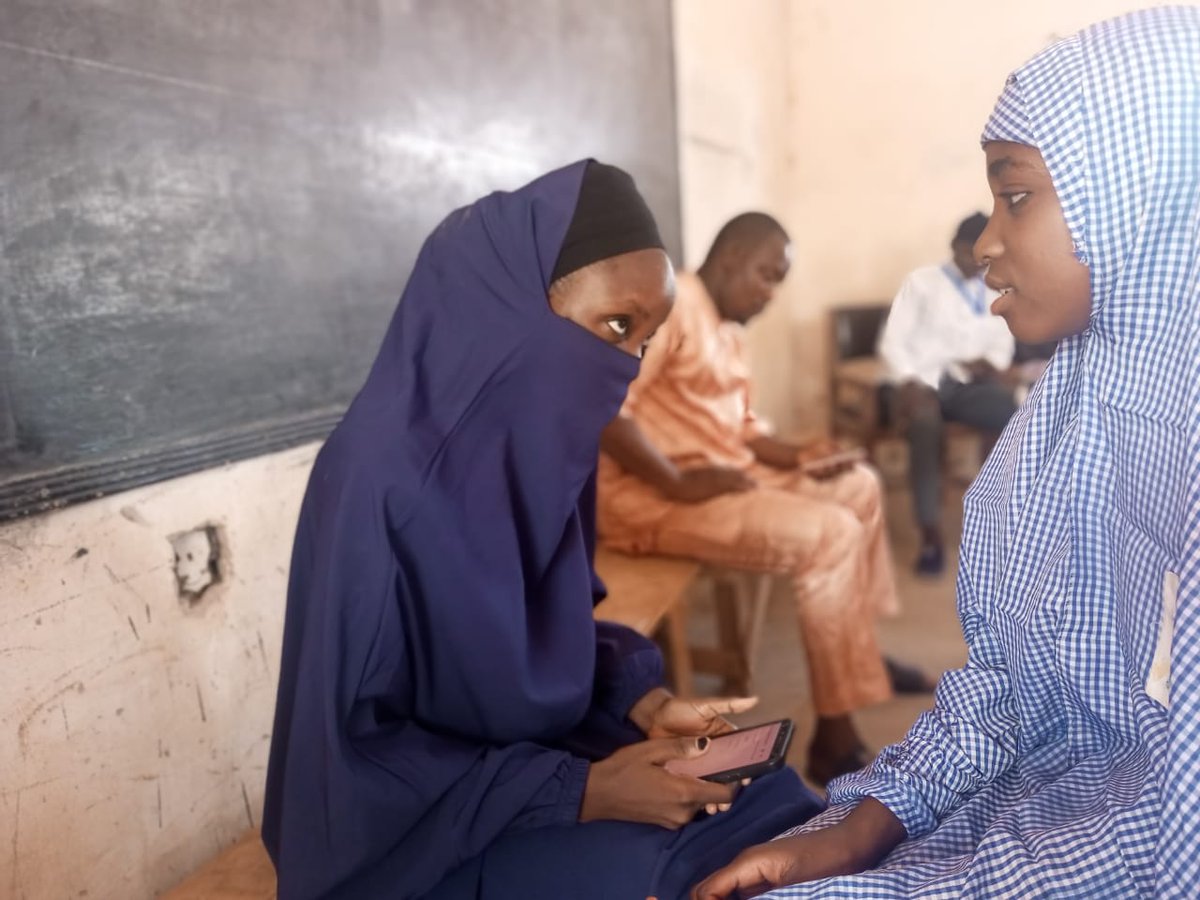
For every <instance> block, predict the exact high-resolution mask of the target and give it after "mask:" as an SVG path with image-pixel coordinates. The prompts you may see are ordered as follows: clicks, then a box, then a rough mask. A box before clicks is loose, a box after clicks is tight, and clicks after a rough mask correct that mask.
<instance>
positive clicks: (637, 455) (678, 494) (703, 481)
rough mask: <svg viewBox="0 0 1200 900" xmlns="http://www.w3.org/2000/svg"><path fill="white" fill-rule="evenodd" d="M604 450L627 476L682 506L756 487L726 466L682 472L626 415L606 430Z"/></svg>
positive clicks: (602, 437) (744, 476)
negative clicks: (634, 478)
mask: <svg viewBox="0 0 1200 900" xmlns="http://www.w3.org/2000/svg"><path fill="white" fill-rule="evenodd" d="M600 449H601V450H603V451H604V452H605V453H607V454H608V455H609V456H611V457H612V458H613V460H614V461H615V462H616V463H617V464H618V465H619V466H620V467H621V468H622V469H624V470H625V471H626V472H629V473H630V474H631V475H634V476H636V477H637V478H639V479H641V480H642V481H644V482H646V483H647V484H649V485H650V486H651V487H654V488H656V489H657V490H658V491H659V492H660V493H661V494H662V495H663V496H665V497H667V498H668V499H670V500H675V501H677V502H679V503H702V502H704V501H705V500H711V499H712V498H713V497H718V496H720V495H721V494H728V493H733V492H736V491H745V490H749V489H750V488H752V487H754V481H753V480H752V479H751V478H750V477H749V476H747V475H746V474H745V473H744V472H742V471H741V470H740V469H729V468H725V467H722V466H704V467H700V468H695V469H680V468H679V467H678V466H676V465H675V464H674V463H673V462H671V460H669V459H667V457H665V456H664V455H663V454H662V453H660V452H659V451H658V449H657V448H656V447H655V446H654V445H653V444H652V443H650V441H649V439H648V438H647V437H646V435H645V433H644V432H643V431H642V429H641V427H640V426H639V425H638V423H637V422H636V421H635V420H634V418H633V417H632V416H630V415H627V414H625V413H621V414H619V415H618V416H617V417H616V418H615V419H613V421H612V422H610V423H609V425H608V427H607V428H605V429H604V434H603V435H602V436H601V438H600Z"/></svg>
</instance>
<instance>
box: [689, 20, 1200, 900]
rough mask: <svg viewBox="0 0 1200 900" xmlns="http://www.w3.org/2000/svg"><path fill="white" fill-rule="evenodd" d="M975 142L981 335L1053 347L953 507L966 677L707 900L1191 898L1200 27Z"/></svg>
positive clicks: (1086, 37)
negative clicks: (981, 223) (960, 518)
mask: <svg viewBox="0 0 1200 900" xmlns="http://www.w3.org/2000/svg"><path fill="white" fill-rule="evenodd" d="M983 141H984V149H985V151H986V155H987V172H988V182H989V184H990V185H991V188H992V193H993V194H994V195H995V212H994V213H993V215H992V220H991V223H990V224H989V225H988V228H987V231H985V232H984V234H983V235H982V237H980V239H979V242H978V243H977V244H976V246H975V252H976V253H977V254H978V255H979V257H980V258H981V259H982V260H983V261H984V262H986V263H987V264H988V266H989V268H988V276H987V277H988V283H989V284H991V285H993V286H994V287H995V288H996V289H997V290H999V291H1000V292H1001V298H1000V300H999V301H997V303H996V304H995V309H996V312H997V313H998V314H999V315H1002V316H1003V317H1004V318H1005V320H1006V321H1007V322H1008V324H1009V326H1010V327H1011V328H1012V330H1013V333H1014V334H1015V335H1016V336H1017V337H1018V338H1019V339H1021V340H1025V341H1030V342H1034V341H1039V340H1043V339H1057V338H1063V341H1062V343H1061V344H1060V345H1059V348H1058V352H1057V353H1056V354H1055V356H1054V358H1053V359H1052V360H1051V362H1050V366H1049V368H1048V369H1047V371H1046V373H1045V375H1044V376H1043V377H1042V379H1041V380H1040V381H1039V382H1038V383H1037V385H1035V386H1034V388H1033V391H1032V393H1031V394H1030V396H1029V399H1028V400H1027V401H1026V403H1025V405H1024V406H1023V407H1022V408H1021V409H1020V411H1019V412H1018V413H1017V414H1016V416H1015V417H1014V418H1013V421H1012V422H1011V423H1010V424H1009V426H1008V429H1007V430H1006V431H1005V433H1004V435H1003V437H1001V439H1000V443H999V445H998V446H997V447H996V450H995V452H993V454H992V456H991V457H990V458H989V460H988V462H987V465H986V467H985V468H984V471H983V472H982V473H981V474H980V476H979V478H978V479H977V480H976V482H975V484H974V486H973V487H972V488H971V490H970V492H969V494H968V497H967V502H966V522H965V524H964V529H963V531H964V533H963V552H962V557H961V561H960V565H959V573H958V606H959V611H960V614H961V617H962V623H963V631H964V633H965V636H966V639H967V643H968V644H969V647H970V655H969V659H968V662H967V665H966V667H965V668H963V669H961V670H959V671H957V672H951V673H948V674H947V675H946V676H945V677H944V678H943V679H942V682H941V684H940V685H939V686H938V691H937V702H936V706H935V707H934V709H933V710H932V711H930V712H928V713H926V714H925V715H923V716H922V717H921V718H920V719H919V720H918V721H917V723H916V725H915V726H914V727H913V729H912V731H910V732H909V735H908V737H907V738H905V740H904V741H903V742H902V743H900V744H898V745H896V746H894V747H889V748H888V749H886V750H884V752H883V753H882V754H881V755H880V756H879V759H878V760H876V762H875V763H874V764H873V765H872V766H871V768H870V769H868V770H866V771H865V772H862V773H860V774H857V775H853V776H850V777H848V778H845V779H843V780H842V781H840V782H837V783H836V784H834V785H832V789H831V791H830V795H829V799H830V802H831V803H832V804H835V808H834V809H831V810H830V811H829V813H828V814H826V815H825V816H822V817H821V818H820V819H818V820H814V821H813V822H812V823H810V825H809V826H808V828H807V829H806V830H807V833H804V834H799V835H795V836H790V837H784V838H781V839H779V840H777V841H774V842H772V843H769V844H765V845H763V846H761V847H756V848H754V849H752V850H749V851H747V852H746V853H744V854H742V855H741V856H740V857H739V858H738V860H737V861H736V862H735V863H734V864H733V865H732V866H730V867H728V868H727V869H725V870H723V871H721V872H719V873H718V874H716V875H714V876H713V877H712V878H711V879H709V880H708V881H706V882H705V883H703V884H702V885H700V886H699V887H698V888H697V890H696V891H695V892H694V894H693V897H694V898H697V900H715V898H725V897H733V896H742V895H745V894H749V893H752V892H755V891H759V892H761V891H763V890H766V889H767V888H769V887H771V886H774V885H784V884H792V883H794V882H810V883H808V884H800V885H797V886H795V887H790V888H783V889H781V890H778V891H773V892H771V893H770V894H768V895H767V896H769V897H772V898H799V897H824V898H851V897H880V898H882V897H895V898H908V897H1055V898H1057V897H1088V898H1092V897H1094V898H1101V897H1103V898H1109V897H1160V898H1170V897H1178V898H1186V897H1194V896H1196V891H1197V885H1200V854H1198V853H1197V852H1196V848H1197V847H1200V811H1198V808H1197V804H1196V794H1197V789H1198V788H1200V753H1198V752H1197V736H1198V735H1200V715H1198V713H1200V399H1198V396H1197V386H1198V385H1200V280H1198V278H1197V273H1198V272H1200V9H1197V8H1195V7H1188V8H1185V7H1175V8H1170V9H1156V10H1149V11H1144V12H1140V13H1134V14H1132V15H1130V16H1127V17H1123V18H1119V19H1114V20H1111V21H1108V22H1104V23H1102V24H1100V25H1095V26H1093V27H1091V28H1088V29H1086V30H1084V31H1083V32H1081V33H1079V34H1077V35H1075V36H1073V37H1070V38H1067V39H1066V40H1064V41H1061V42H1059V43H1057V44H1055V45H1054V46H1053V47H1051V48H1049V49H1047V50H1045V51H1043V52H1042V53H1041V54H1039V55H1038V56H1037V57H1035V58H1034V59H1033V60H1032V61H1031V62H1029V63H1027V64H1026V65H1024V66H1022V67H1021V68H1019V69H1018V70H1017V71H1016V73H1015V74H1014V75H1013V76H1012V77H1011V78H1010V79H1009V81H1008V85H1007V87H1006V88H1005V90H1004V93H1003V94H1002V95H1001V97H1000V100H999V102H998V104H997V106H996V110H995V112H994V113H993V115H992V117H991V120H990V121H989V122H988V125H987V127H986V129H985V130H984V133H983ZM873 867H875V868H873ZM842 873H859V874H842ZM834 875H842V877H833V878H826V876H834ZM812 879H823V880H820V881H812ZM739 891H740V892H741V893H738V892H739Z"/></svg>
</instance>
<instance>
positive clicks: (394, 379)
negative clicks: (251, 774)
mask: <svg viewBox="0 0 1200 900" xmlns="http://www.w3.org/2000/svg"><path fill="white" fill-rule="evenodd" d="M673 294H674V283H673V275H672V272H671V267H670V263H669V261H668V260H667V257H666V254H665V253H664V252H663V250H662V241H661V239H660V238H659V235H658V230H657V227H656V226H655V224H654V220H653V217H652V216H651V215H650V212H649V210H648V208H647V207H646V204H645V202H644V201H643V199H642V198H641V196H640V195H639V194H638V192H637V189H636V187H635V186H634V184H633V180H632V179H631V178H630V177H629V176H628V175H627V174H626V173H624V172H622V171H621V170H619V169H615V168H613V167H610V166H604V165H601V164H599V163H596V162H594V161H587V162H581V163H576V164H574V165H571V166H568V167H566V168H564V169H560V170H558V171H556V172H552V173H550V174H549V175H546V176H544V177H542V178H539V179H538V180H537V181H534V182H533V183H531V184H529V185H527V186H526V187H524V188H522V189H520V190H518V191H515V192H512V193H495V194H492V195H490V196H488V197H485V198H483V199H482V200H480V201H478V202H476V203H474V204H472V205H471V206H467V207H465V208H463V209H460V210H457V211H456V212H453V213H451V214H450V216H448V217H447V218H446V220H445V221H443V222H442V223H441V225H439V226H438V227H437V229H435V231H434V232H433V234H431V235H430V237H429V238H428V239H427V240H426V242H425V245H424V247H423V248H422V250H421V253H420V255H419V256H418V258H417V262H416V265H415V267H414V269H413V273H412V276H411V277H410V279H409V282H408V286H407V287H406V289H405V291H404V296H403V297H402V299H401V302H400V306H399V308H398V310H397V312H396V314H395V317H394V318H393V320H392V324H391V326H390V328H389V329H388V332H387V335H386V336H385V338H384V341H383V346H382V349H381V350H380V352H379V357H378V359H376V361H375V365H374V367H373V368H372V370H371V373H370V376H369V377H368V379H367V383H366V385H365V386H364V387H363V389H362V391H361V392H360V393H359V394H358V396H357V397H356V398H355V400H354V402H353V404H352V405H351V407H350V409H349V411H348V412H347V414H346V417H345V418H344V419H343V421H342V423H341V424H340V425H339V426H338V427H337V429H336V430H335V431H334V432H333V434H332V435H331V436H330V438H329V440H328V442H327V443H326V445H325V447H324V448H323V449H322V450H321V452H320V454H319V455H318V457H317V461H316V464H315V465H314V467H313V471H312V474H311V477H310V479H309V485H308V491H307V494H306V496H305V498H304V504H303V507H302V510H301V514H300V522H299V526H298V529H297V533H296V541H295V547H294V550H293V559H292V570H291V577H290V582H289V586H288V605H287V619H286V625H285V630H284V642H283V661H282V666H281V677H280V686H279V697H278V703H277V707H276V713H275V731H274V737H273V740H272V744H271V756H270V766H269V770H268V774H267V796H266V809H265V811H264V816H263V839H264V842H265V843H266V845H267V848H268V850H269V851H270V853H271V857H272V859H273V860H274V862H275V866H276V869H277V871H278V874H279V896H280V898H281V900H304V898H354V900H364V898H389V900H391V898H395V900H401V898H417V897H436V898H439V900H457V898H479V900H507V898H514V900H515V898H521V900H538V898H547V900H549V898H554V900H561V898H565V897H572V898H581V900H587V898H618V900H626V898H635V900H640V898H643V897H646V896H647V895H651V894H653V895H655V896H657V897H659V898H660V900H667V898H674V897H678V896H680V895H682V894H683V893H684V891H685V890H686V889H687V887H688V886H689V885H690V884H692V883H694V882H695V881H697V880H698V879H699V878H701V877H704V876H705V875H706V874H707V873H709V872H710V871H712V870H714V869H716V868H717V867H719V866H721V865H723V864H724V863H726V862H728V861H729V859H731V858H732V856H733V855H734V853H736V851H737V850H738V849H739V848H740V847H744V846H746V845H748V844H751V843H753V842H755V841H759V840H763V839H764V838H767V837H769V836H770V835H772V834H775V833H777V832H778V831H779V830H780V829H781V828H782V827H783V826H784V825H785V824H786V825H791V824H794V823H795V822H796V821H797V820H802V819H805V818H807V817H808V816H810V815H811V814H812V813H813V812H815V811H816V810H817V809H818V807H819V804H818V802H817V801H816V800H815V798H813V796H812V795H811V794H810V793H808V792H807V791H806V790H805V789H804V788H803V787H802V785H801V784H800V782H799V780H798V779H797V778H796V776H795V775H794V774H793V773H791V772H790V771H785V772H780V773H776V774H775V775H772V776H769V777H767V778H764V779H761V780H760V781H758V782H756V783H754V784H752V785H750V786H749V787H748V788H745V789H744V790H742V791H741V794H740V795H739V796H738V797H737V801H736V803H733V804H732V807H730V806H729V804H730V803H731V801H732V800H733V791H732V789H731V788H730V787H728V786H725V785H716V784H711V783H709V782H704V781H700V780H698V779H693V778H688V777H684V776H680V775H674V774H672V773H670V772H667V771H666V770H665V769H664V768H663V764H664V763H665V762H667V761H668V760H670V759H673V758H679V757H686V756H694V755H697V754H700V753H703V752H704V748H705V747H706V745H707V737H706V735H708V734H713V733H717V732H719V731H721V730H723V729H725V728H728V725H727V723H726V722H725V721H724V719H723V718H722V715H723V714H724V713H727V712H736V711H741V709H744V708H745V705H744V704H739V702H738V701H726V702H725V703H719V702H713V703H685V702H683V701H680V700H676V699H674V698H672V697H671V696H670V695H669V694H668V693H667V692H666V691H665V690H664V689H663V688H662V686H661V678H662V665H661V659H660V657H659V655H658V652H657V650H656V648H655V647H654V645H653V644H652V643H651V642H649V641H647V640H645V639H644V638H642V637H640V636H639V635H637V634H636V633H634V632H633V631H630V630H629V629H626V628H623V627H621V626H618V625H614V624H611V623H603V622H596V621H595V620H594V619H593V616H592V607H593V604H594V603H595V602H596V600H597V599H598V598H599V597H601V596H603V585H601V584H600V583H599V581H598V580H597V579H596V577H595V575H594V573H593V571H592V566H591V557H592V545H593V521H592V519H593V513H592V503H593V496H594V484H593V480H592V476H593V471H594V468H595V464H596V456H597V447H598V443H599V436H600V432H601V430H602V429H603V427H604V426H605V425H606V424H607V423H608V421H609V420H610V419H611V418H612V417H613V416H614V415H615V414H616V412H617V410H618V409H619V407H620V405H621V402H622V400H623V399H624V396H625V391H626V388H627V386H628V384H629V382H630V381H631V380H632V379H633V377H634V376H635V375H636V374H637V368H638V358H639V356H640V351H641V347H642V345H643V344H644V343H645V341H646V340H647V339H648V337H649V335H650V334H651V333H652V332H653V331H654V329H655V328H657V327H658V325H659V324H660V323H661V322H662V321H663V319H665V318H666V316H667V314H668V312H669V311H670V306H671V302H672V299H673ZM581 326H582V327H581ZM706 811H707V812H706Z"/></svg>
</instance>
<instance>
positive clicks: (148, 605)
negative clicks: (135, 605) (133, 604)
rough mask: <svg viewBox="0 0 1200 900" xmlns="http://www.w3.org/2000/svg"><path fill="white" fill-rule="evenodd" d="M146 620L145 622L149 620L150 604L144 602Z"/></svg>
mask: <svg viewBox="0 0 1200 900" xmlns="http://www.w3.org/2000/svg"><path fill="white" fill-rule="evenodd" d="M146 621H147V622H149V621H150V604H149V603H147V604H146Z"/></svg>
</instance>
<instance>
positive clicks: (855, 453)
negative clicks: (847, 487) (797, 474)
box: [800, 447, 867, 478]
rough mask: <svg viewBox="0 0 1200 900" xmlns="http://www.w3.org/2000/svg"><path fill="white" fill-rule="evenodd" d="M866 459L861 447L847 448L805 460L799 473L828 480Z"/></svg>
mask: <svg viewBox="0 0 1200 900" xmlns="http://www.w3.org/2000/svg"><path fill="white" fill-rule="evenodd" d="M866 458H867V454H866V452H865V451H864V450H863V449H862V448H861V447H849V448H847V449H844V450H838V451H836V452H834V453H830V454H827V455H825V456H818V457H815V458H814V459H807V460H805V461H804V462H802V463H800V471H801V472H803V473H804V474H805V475H810V476H812V477H814V478H829V477H832V476H833V475H838V474H840V473H841V472H843V471H844V470H846V469H848V468H850V467H851V466H852V465H854V464H855V463H859V462H862V461H863V460H865V459H866Z"/></svg>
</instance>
